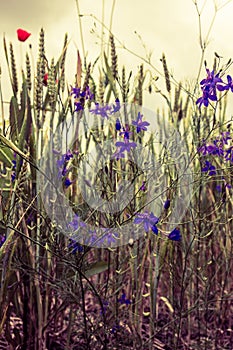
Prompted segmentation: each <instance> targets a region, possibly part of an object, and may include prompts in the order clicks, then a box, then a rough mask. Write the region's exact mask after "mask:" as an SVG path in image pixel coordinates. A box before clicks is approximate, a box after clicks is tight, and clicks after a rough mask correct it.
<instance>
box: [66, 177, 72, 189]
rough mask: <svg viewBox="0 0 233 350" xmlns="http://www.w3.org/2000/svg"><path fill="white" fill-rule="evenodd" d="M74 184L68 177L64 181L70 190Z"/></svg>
mask: <svg viewBox="0 0 233 350" xmlns="http://www.w3.org/2000/svg"><path fill="white" fill-rule="evenodd" d="M71 184H72V181H70V179H69V178H68V177H67V178H66V179H65V181H64V186H65V188H68V187H69V186H70V185H71Z"/></svg>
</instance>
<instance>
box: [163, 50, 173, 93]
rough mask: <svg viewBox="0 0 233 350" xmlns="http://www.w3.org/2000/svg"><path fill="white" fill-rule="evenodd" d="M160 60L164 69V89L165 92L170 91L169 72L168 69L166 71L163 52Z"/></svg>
mask: <svg viewBox="0 0 233 350" xmlns="http://www.w3.org/2000/svg"><path fill="white" fill-rule="evenodd" d="M161 61H162V64H163V70H164V75H165V82H166V89H167V92H169V93H170V91H171V81H170V74H169V71H168V68H167V61H166V57H165V54H164V53H163V55H162V59H161Z"/></svg>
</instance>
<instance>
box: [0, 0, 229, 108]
mask: <svg viewBox="0 0 233 350" xmlns="http://www.w3.org/2000/svg"><path fill="white" fill-rule="evenodd" d="M103 3H105V11H104V12H105V13H104V15H105V18H104V21H105V24H106V25H107V26H109V21H110V10H111V6H112V3H113V0H105V1H103V0H79V6H80V12H81V13H82V14H84V15H85V16H83V17H82V25H83V32H84V39H85V50H86V51H88V57H89V59H90V60H94V59H95V58H96V57H97V55H98V53H99V52H100V49H99V48H100V45H99V43H100V39H99V38H98V36H99V35H100V34H101V26H100V24H99V23H98V21H95V19H94V18H93V17H90V16H88V15H90V14H92V15H94V16H96V17H97V18H98V19H99V20H101V17H102V4H103ZM197 3H198V5H199V8H200V9H201V8H202V7H203V6H204V7H203V11H202V15H201V22H202V34H203V37H205V36H206V35H207V32H208V28H209V26H210V23H211V20H212V18H213V15H214V1H213V0H205V1H204V0H197ZM215 3H216V4H217V6H222V5H224V4H226V6H224V7H222V9H221V10H219V11H218V13H217V16H216V19H215V22H214V25H213V27H212V31H211V33H210V36H209V45H208V47H207V51H206V59H207V62H209V66H210V68H211V67H212V64H213V58H214V52H215V51H216V52H217V53H218V54H219V55H220V56H223V57H224V59H223V63H224V62H225V63H226V62H227V61H228V59H229V58H230V57H233V41H232V27H233V24H232V23H233V22H232V18H233V1H227V0H216V1H215ZM94 22H96V30H95V32H96V33H95V34H90V31H91V29H92V28H94ZM41 27H43V28H44V29H45V34H46V55H47V58H48V60H49V61H51V58H52V57H53V56H54V57H55V59H57V58H58V56H59V54H60V53H61V50H62V46H63V38H64V35H65V33H66V32H67V33H68V37H69V39H70V44H69V47H68V53H67V58H68V61H67V65H68V67H67V73H68V74H67V79H68V81H69V83H72V79H73V77H74V74H75V68H76V66H75V59H76V48H77V47H78V48H79V49H80V51H81V53H82V48H81V41H80V33H79V26H78V17H77V9H76V4H75V0H56V1H54V0H40V1H39V0H38V1H33V0H20V1H19V0H0V35H1V42H0V64H1V67H2V80H3V81H6V76H7V70H6V64H5V56H4V51H3V45H2V38H3V33H5V36H6V39H7V41H8V43H9V42H10V41H11V42H12V43H13V45H14V48H15V51H16V55H17V57H16V58H17V63H18V64H19V67H20V64H21V57H23V58H24V57H25V53H26V51H27V50H28V47H29V44H32V47H33V49H34V51H33V52H34V55H35V57H34V60H35V62H36V59H37V57H36V53H37V45H38V36H39V31H40V28H41ZM18 28H23V29H25V30H27V31H29V32H30V33H32V35H31V37H30V38H29V39H28V40H27V41H26V42H25V43H20V42H18V40H17V36H16V30H17V29H18ZM135 30H136V31H137V33H138V34H140V35H141V37H142V39H143V41H144V42H145V44H146V46H147V49H148V51H150V50H151V51H153V55H152V62H153V64H154V65H155V66H156V67H157V68H158V69H159V70H161V71H162V66H161V62H160V58H161V56H162V53H163V52H164V53H165V55H166V58H167V63H168V66H169V69H171V71H172V72H173V75H174V77H175V78H176V80H177V81H180V80H182V81H184V80H185V79H188V80H192V79H194V78H195V77H196V75H197V71H198V67H199V62H200V56H201V50H200V45H199V32H198V30H199V29H198V16H197V13H196V9H195V6H194V3H193V0H143V1H141V0H140V1H139V0H116V2H115V11H114V18H113V27H112V31H113V33H114V34H115V35H116V36H117V37H118V38H119V39H120V40H121V41H122V42H123V43H124V44H125V46H127V47H128V48H129V49H131V50H132V51H134V52H135V53H137V54H139V55H142V56H145V51H144V49H143V47H142V45H141V43H140V41H139V40H138V37H137V36H136V35H135V34H134V31H135ZM106 38H107V36H106ZM96 42H98V44H96ZM118 53H119V55H120V57H121V61H122V62H123V63H124V64H126V66H128V67H129V68H130V69H132V68H134V69H135V72H136V71H137V67H138V65H139V64H140V62H141V61H140V60H139V59H137V58H135V57H134V56H132V55H130V53H126V52H124V50H121V49H120V48H119V49H118ZM23 65H24V61H23ZM229 73H230V74H233V67H232V72H229ZM203 74H204V67H203ZM8 80H9V79H8ZM158 85H159V83H158ZM161 87H164V85H163V84H162V83H161ZM8 93H9V90H8V87H7V84H6V87H5V90H4V91H3V94H4V99H9V95H8ZM152 104H153V103H152ZM149 107H151V106H149ZM155 107H156V106H155Z"/></svg>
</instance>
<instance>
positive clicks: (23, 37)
mask: <svg viewBox="0 0 233 350" xmlns="http://www.w3.org/2000/svg"><path fill="white" fill-rule="evenodd" d="M17 35H18V40H19V41H25V40H27V38H28V37H29V36H30V35H31V33H28V32H26V30H23V29H17Z"/></svg>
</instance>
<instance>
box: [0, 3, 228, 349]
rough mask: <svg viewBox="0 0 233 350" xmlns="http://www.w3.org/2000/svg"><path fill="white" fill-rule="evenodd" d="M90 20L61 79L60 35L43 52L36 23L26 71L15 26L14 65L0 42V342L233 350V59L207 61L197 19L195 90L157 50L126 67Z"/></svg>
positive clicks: (6, 345)
mask: <svg viewBox="0 0 233 350" xmlns="http://www.w3.org/2000/svg"><path fill="white" fill-rule="evenodd" d="M76 3H77V5H78V1H77V2H76ZM194 3H196V2H194ZM77 9H78V13H79V8H77ZM196 9H197V14H198V13H199V12H198V11H199V9H198V6H197V4H196ZM199 17H200V16H199ZM78 20H79V24H80V28H82V21H81V20H82V17H81V16H79V18H78ZM102 29H103V31H104V32H105V36H107V37H108V42H107V47H108V49H107V50H106V51H105V50H104V49H103V48H101V54H100V56H99V57H97V58H96V60H95V61H94V62H89V61H88V60H87V58H86V57H85V56H83V54H82V53H81V51H79V50H77V65H76V67H75V68H74V79H73V81H72V82H69V81H67V80H66V69H67V67H66V58H67V55H69V37H68V35H67V34H66V35H65V37H64V41H63V43H61V47H62V49H61V54H60V56H59V57H58V58H57V59H56V60H55V59H54V58H52V59H51V58H49V57H47V56H46V40H49V39H47V38H46V35H45V31H44V30H43V28H42V29H41V31H40V32H39V44H38V55H37V60H36V63H35V67H33V63H32V60H31V57H30V55H29V53H28V52H27V51H26V49H25V46H24V43H25V42H26V41H27V40H28V37H29V36H30V35H31V34H30V33H28V32H27V31H25V30H24V29H19V30H18V31H17V35H18V40H19V41H20V42H21V44H22V52H23V57H25V60H24V61H23V63H22V66H23V67H24V68H23V69H20V67H19V66H18V65H17V63H16V61H17V60H16V57H15V52H14V43H9V42H8V41H7V37H4V42H3V45H4V51H5V59H6V62H7V67H8V71H9V82H10V85H11V88H12V97H11V99H10V100H9V101H5V100H4V98H3V95H4V82H2V81H0V99H1V116H0V119H1V131H0V204H1V206H0V278H1V281H0V287H1V288H0V349H7V350H11V349H12V350H14V349H18V350H19V349H21V350H23V349H24V350H27V349H29V350H30V349H35V350H46V349H48V350H53V349H54V350H82V349H96V350H101V349H103V350H104V349H112V350H113V349H119V350H120V349H121V350H127V349H131V350H137V349H138V350H152V349H157V350H161V349H164V350H165V349H166V350H178V349H179V350H194V349H197V350H200V349H204V350H232V349H233V316H232V315H233V301H232V300H233V283H232V281H233V268H232V267H233V266H232V257H233V237H232V232H233V222H232V217H233V196H232V185H233V167H232V166H233V143H232V140H233V130H232V117H231V115H230V114H229V113H228V112H227V111H228V109H227V103H228V100H227V98H228V96H230V95H231V94H232V92H233V81H232V75H231V74H233V72H232V67H231V65H232V61H231V59H229V60H226V61H225V60H224V59H223V58H222V57H220V56H219V55H218V54H217V53H213V62H211V63H210V62H208V63H207V62H206V61H205V49H206V40H205V38H202V36H201V23H199V31H200V48H201V51H202V57H201V62H200V70H199V74H198V76H197V77H195V79H194V83H193V85H188V84H186V82H177V81H176V80H175V78H174V77H173V75H172V74H171V72H170V69H169V58H168V57H166V55H165V54H164V53H161V62H160V63H161V65H160V67H157V66H155V65H154V64H153V60H152V58H151V57H150V56H149V57H148V56H146V57H141V65H140V66H139V67H138V71H137V72H136V74H134V73H132V72H131V71H129V70H128V69H127V67H126V66H124V65H122V66H120V64H119V57H118V50H117V46H120V45H121V42H120V41H119V39H118V38H116V37H115V36H114V33H113V32H112V31H111V28H107V26H105V25H104V24H103V23H102ZM84 41H85V38H84V37H83V38H82V44H83V42H84ZM82 44H81V45H80V46H81V47H82ZM122 45H123V44H122ZM124 49H125V51H126V53H128V54H129V55H131V54H132V55H134V54H135V55H137V54H136V53H132V52H130V50H128V51H127V48H126V47H125V48H124ZM33 72H34V73H33ZM203 72H204V73H203ZM161 86H165V88H164V89H162V88H161ZM158 95H159V96H160V97H161V100H163V101H164V108H163V110H150V109H148V108H147V106H146V103H145V102H144V101H145V96H152V97H153V96H158ZM6 106H8V107H7V109H6ZM6 110H7V112H6Z"/></svg>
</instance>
